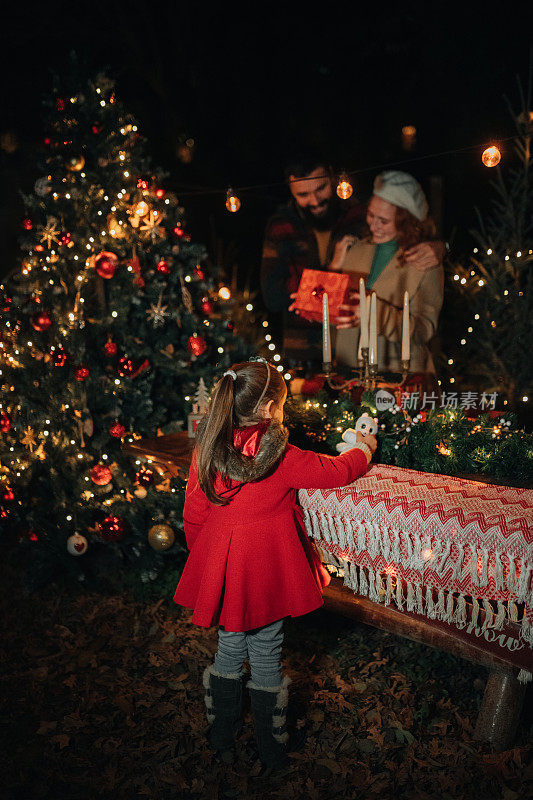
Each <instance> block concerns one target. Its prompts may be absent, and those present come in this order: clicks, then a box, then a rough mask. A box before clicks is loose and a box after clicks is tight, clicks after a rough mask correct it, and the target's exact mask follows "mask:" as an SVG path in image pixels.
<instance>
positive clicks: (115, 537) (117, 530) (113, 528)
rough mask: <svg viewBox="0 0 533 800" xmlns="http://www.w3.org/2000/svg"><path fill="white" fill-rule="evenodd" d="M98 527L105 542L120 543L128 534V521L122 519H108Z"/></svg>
mask: <svg viewBox="0 0 533 800" xmlns="http://www.w3.org/2000/svg"><path fill="white" fill-rule="evenodd" d="M98 527H99V529H100V537H101V538H102V539H103V540H104V541H105V542H120V540H121V539H123V538H124V537H125V535H126V533H127V532H128V529H127V525H126V521H125V520H124V519H122V517H106V518H105V519H103V520H102V522H101V523H100V524H99V526H98Z"/></svg>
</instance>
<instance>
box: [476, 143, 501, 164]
mask: <svg viewBox="0 0 533 800" xmlns="http://www.w3.org/2000/svg"><path fill="white" fill-rule="evenodd" d="M501 157H502V154H501V153H500V151H499V149H498V148H497V147H496V145H495V144H493V145H491V146H490V147H487V149H486V150H484V151H483V155H482V156H481V160H482V161H483V163H484V164H485V166H486V167H495V166H496V165H497V164H499V163H500V160H501Z"/></svg>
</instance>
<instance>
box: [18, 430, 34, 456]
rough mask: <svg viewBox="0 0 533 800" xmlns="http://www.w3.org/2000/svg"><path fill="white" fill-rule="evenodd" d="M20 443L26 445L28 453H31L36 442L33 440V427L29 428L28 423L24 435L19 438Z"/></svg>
mask: <svg viewBox="0 0 533 800" xmlns="http://www.w3.org/2000/svg"><path fill="white" fill-rule="evenodd" d="M20 443H21V444H23V445H24V447H28V448H29V450H30V453H33V448H34V447H35V445H36V444H37V442H36V441H35V433H34V431H33V428H31V427H30V426H29V425H28V427H27V428H26V430H25V431H24V437H23V438H22V439H21V440H20Z"/></svg>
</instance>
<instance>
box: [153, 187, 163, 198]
mask: <svg viewBox="0 0 533 800" xmlns="http://www.w3.org/2000/svg"><path fill="white" fill-rule="evenodd" d="M155 196H156V197H159V198H160V199H161V197H164V196H165V190H164V189H156V192H155Z"/></svg>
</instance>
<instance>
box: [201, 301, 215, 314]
mask: <svg viewBox="0 0 533 800" xmlns="http://www.w3.org/2000/svg"><path fill="white" fill-rule="evenodd" d="M202 311H203V312H204V314H205V315H206V316H209V315H210V314H212V313H213V303H211V302H210V301H209V300H204V301H203V303H202Z"/></svg>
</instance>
